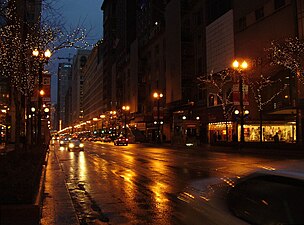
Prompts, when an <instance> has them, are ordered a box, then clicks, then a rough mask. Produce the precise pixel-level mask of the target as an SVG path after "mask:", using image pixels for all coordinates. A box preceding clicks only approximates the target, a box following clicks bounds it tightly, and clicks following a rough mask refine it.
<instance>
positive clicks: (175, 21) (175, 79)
mask: <svg viewBox="0 0 304 225" xmlns="http://www.w3.org/2000/svg"><path fill="white" fill-rule="evenodd" d="M180 10H181V9H180V1H179V0H172V1H170V2H169V4H168V5H167V8H166V12H165V18H166V31H165V32H166V33H165V39H166V103H171V102H174V101H178V100H181V98H182V93H181V85H182V84H181V76H182V74H181V11H180Z"/></svg>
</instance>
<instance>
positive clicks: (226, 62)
mask: <svg viewBox="0 0 304 225" xmlns="http://www.w3.org/2000/svg"><path fill="white" fill-rule="evenodd" d="M206 52H207V53H206V55H207V57H206V60H207V74H209V73H216V72H219V71H221V70H224V69H226V68H228V67H230V65H231V61H232V59H233V58H234V29H233V11H232V10H230V11H229V12H227V13H226V14H224V15H223V16H222V17H220V18H218V19H217V20H215V21H214V22H212V23H211V24H209V25H208V26H207V27H206Z"/></svg>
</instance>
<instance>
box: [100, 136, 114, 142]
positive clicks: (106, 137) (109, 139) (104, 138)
mask: <svg viewBox="0 0 304 225" xmlns="http://www.w3.org/2000/svg"><path fill="white" fill-rule="evenodd" d="M102 141H103V142H111V141H112V139H111V138H110V137H109V136H104V137H103V138H102Z"/></svg>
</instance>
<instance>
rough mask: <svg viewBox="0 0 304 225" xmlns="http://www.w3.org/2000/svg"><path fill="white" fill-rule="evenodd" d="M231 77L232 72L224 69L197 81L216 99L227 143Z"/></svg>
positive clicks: (230, 104)
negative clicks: (224, 124)
mask: <svg viewBox="0 0 304 225" xmlns="http://www.w3.org/2000/svg"><path fill="white" fill-rule="evenodd" d="M232 76H233V71H231V70H230V69H228V68H227V69H225V70H222V71H220V72H217V73H213V72H211V73H210V74H209V75H205V76H200V77H198V78H197V79H198V81H199V82H201V84H203V85H205V86H206V87H207V88H208V91H209V93H210V94H212V95H214V96H216V97H217V99H218V100H219V102H218V105H219V106H221V108H222V112H223V116H224V120H225V123H226V134H227V135H226V141H228V119H229V117H230V116H231V114H232V112H233V109H234V107H233V102H232V100H231V97H232V89H231V87H232Z"/></svg>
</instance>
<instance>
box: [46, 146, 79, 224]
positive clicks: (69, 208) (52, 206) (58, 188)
mask: <svg viewBox="0 0 304 225" xmlns="http://www.w3.org/2000/svg"><path fill="white" fill-rule="evenodd" d="M44 195H45V197H44V201H43V208H42V216H41V224H42V225H59V224H60V225H74V224H75V225H76V224H77V225H78V224H79V221H78V218H77V216H76V212H75V209H74V206H73V204H72V200H71V197H70V195H69V193H68V190H67V188H66V185H65V177H64V173H63V171H62V169H61V167H60V164H59V161H58V158H57V157H56V152H55V151H54V147H53V146H50V153H49V160H48V165H47V168H46V179H45V190H44Z"/></svg>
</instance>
